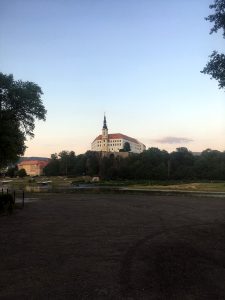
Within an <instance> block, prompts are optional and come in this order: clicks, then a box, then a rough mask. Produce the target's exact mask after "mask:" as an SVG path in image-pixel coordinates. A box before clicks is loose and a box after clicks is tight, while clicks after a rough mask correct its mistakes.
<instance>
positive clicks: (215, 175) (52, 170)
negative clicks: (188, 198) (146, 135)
mask: <svg viewBox="0 0 225 300" xmlns="http://www.w3.org/2000/svg"><path fill="white" fill-rule="evenodd" d="M44 172H45V175H47V176H59V175H65V176H84V175H89V176H100V177H101V178H102V179H110V180H113V179H134V180H139V179H140V180H142V179H149V180H168V179H171V180H178V179H179V180H195V179H198V180H225V152H220V151H217V150H211V149H207V150H205V151H203V152H202V153H201V154H200V155H194V154H193V153H192V152H191V151H189V150H188V149H187V148H184V147H182V148H177V150H176V151H174V152H172V153H168V152H167V151H165V150H159V149H158V148H149V149H148V150H146V151H144V152H142V153H141V154H132V153H130V154H129V156H128V157H126V158H122V157H120V156H116V157H114V155H113V154H109V155H108V156H107V157H106V156H101V154H100V153H98V152H92V151H88V152H86V153H85V154H80V155H77V156H76V155H75V153H74V152H73V151H71V152H68V151H62V152H60V153H59V154H58V155H57V154H53V155H52V156H51V160H50V163H49V164H48V165H47V166H46V167H45V169H44Z"/></svg>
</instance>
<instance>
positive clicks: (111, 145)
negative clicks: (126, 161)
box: [91, 116, 146, 153]
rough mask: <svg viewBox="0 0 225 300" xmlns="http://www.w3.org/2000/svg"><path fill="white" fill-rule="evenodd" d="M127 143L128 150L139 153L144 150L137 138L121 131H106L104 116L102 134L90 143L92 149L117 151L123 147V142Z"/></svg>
mask: <svg viewBox="0 0 225 300" xmlns="http://www.w3.org/2000/svg"><path fill="white" fill-rule="evenodd" d="M125 143H129V145H130V152H132V153H141V152H143V151H144V150H146V147H145V145H144V144H142V143H140V142H139V141H138V140H136V139H134V138H132V137H129V136H127V135H124V134H122V133H110V134H109V133H108V128H107V124H106V117H105V116H104V121H103V128H102V134H101V135H99V136H97V137H96V138H95V140H94V141H93V142H92V144H91V150H92V151H102V152H119V151H120V150H121V149H123V148H124V144H125Z"/></svg>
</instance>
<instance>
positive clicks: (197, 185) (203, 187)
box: [5, 176, 225, 192]
mask: <svg viewBox="0 0 225 300" xmlns="http://www.w3.org/2000/svg"><path fill="white" fill-rule="evenodd" d="M47 180H50V181H52V183H51V186H52V188H53V189H54V188H57V189H60V188H62V189H65V188H70V187H71V186H72V183H74V184H75V183H76V182H77V183H81V182H82V178H81V177H79V178H78V177H77V178H67V177H65V176H54V177H45V176H42V177H37V178H35V179H34V180H31V178H30V177H25V178H12V182H11V183H10V184H9V185H8V186H5V187H6V188H9V189H21V190H22V189H25V188H26V187H31V188H33V187H37V186H38V182H39V181H47ZM93 185H98V186H99V187H128V188H129V189H145V190H153V191H154V190H169V191H208V192H225V182H223V181H220V182H219V181H210V182H207V181H199V182H184V181H183V182H182V181H168V180H165V181H150V180H141V181H137V180H107V181H100V182H98V183H93Z"/></svg>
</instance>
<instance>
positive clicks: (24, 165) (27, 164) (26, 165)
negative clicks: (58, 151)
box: [17, 157, 49, 176]
mask: <svg viewBox="0 0 225 300" xmlns="http://www.w3.org/2000/svg"><path fill="white" fill-rule="evenodd" d="M48 163H49V159H48V158H42V157H40V158H38V157H35V158H33V159H32V158H26V159H21V161H20V162H19V163H18V164H17V166H18V170H21V169H25V171H26V173H27V175H30V176H40V175H43V169H44V167H46V166H47V165H48Z"/></svg>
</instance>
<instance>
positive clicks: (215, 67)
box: [201, 0, 225, 88]
mask: <svg viewBox="0 0 225 300" xmlns="http://www.w3.org/2000/svg"><path fill="white" fill-rule="evenodd" d="M209 7H210V9H213V10H214V13H213V14H211V15H209V16H208V17H207V18H206V20H207V21H209V22H212V23H214V25H213V27H212V28H211V31H210V34H212V33H214V32H217V31H218V30H220V29H221V30H222V31H223V38H225V0H214V4H211V5H210V6H209ZM201 72H202V73H204V74H207V75H210V76H211V79H216V80H217V81H218V85H219V88H225V55H224V54H223V53H218V52H217V51H213V53H212V54H211V55H210V56H209V61H208V63H207V64H206V66H205V68H204V69H203V70H202V71H201Z"/></svg>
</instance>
